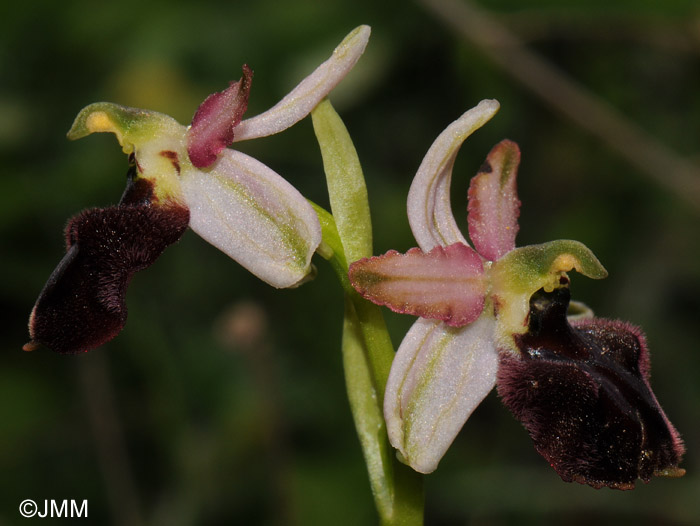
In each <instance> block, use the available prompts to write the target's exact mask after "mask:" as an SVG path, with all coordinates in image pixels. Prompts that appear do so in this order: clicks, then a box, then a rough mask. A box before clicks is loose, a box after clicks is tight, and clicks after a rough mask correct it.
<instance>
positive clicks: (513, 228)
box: [349, 100, 683, 489]
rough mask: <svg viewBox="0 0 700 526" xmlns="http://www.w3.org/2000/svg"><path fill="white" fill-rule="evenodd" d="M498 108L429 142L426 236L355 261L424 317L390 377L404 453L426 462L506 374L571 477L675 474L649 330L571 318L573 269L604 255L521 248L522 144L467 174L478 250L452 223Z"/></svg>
mask: <svg viewBox="0 0 700 526" xmlns="http://www.w3.org/2000/svg"><path fill="white" fill-rule="evenodd" d="M498 107H499V106H498V103H497V102H496V101H493V100H486V101H482V102H481V103H480V104H479V105H478V106H476V107H475V108H473V109H471V110H469V111H467V112H466V113H465V114H464V115H462V117H460V118H459V119H458V120H457V121H455V122H454V123H452V124H451V125H450V126H448V128H447V129H446V130H445V131H444V132H443V133H441V134H440V136H438V138H437V139H436V140H435V142H434V143H433V145H432V146H431V148H430V149H429V150H428V153H427V154H426V156H425V158H424V160H423V162H422V164H421V166H420V168H419V169H418V172H417V174H416V177H415V178H414V180H413V183H412V185H411V189H410V192H409V196H408V218H409V223H410V225H411V229H412V231H413V234H414V236H415V238H416V241H417V242H418V245H419V248H413V249H411V250H409V251H408V252H407V253H406V254H400V253H398V252H396V251H390V252H388V253H387V254H385V255H383V256H377V257H373V258H367V259H363V260H359V261H356V262H354V263H353V264H352V265H351V266H350V270H349V277H350V281H351V283H352V285H353V286H354V287H355V289H356V290H357V291H358V292H359V293H360V294H362V295H363V296H364V297H365V298H367V299H369V300H370V301H373V302H375V303H377V304H380V305H386V306H387V307H389V308H390V309H392V310H394V311H396V312H402V313H407V314H413V315H417V316H420V319H419V320H417V321H416V322H415V324H414V325H413V327H411V329H410V330H409V331H408V333H407V334H406V337H405V338H404V340H403V342H402V343H401V345H400V346H399V349H398V350H397V352H396V357H395V359H394V362H393V364H392V368H391V372H390V375H389V380H388V382H387V387H386V392H385V399H384V416H385V419H386V423H387V432H388V434H389V439H390V441H391V443H392V445H393V446H394V447H395V448H396V449H397V450H398V451H399V453H400V455H401V457H402V458H403V460H404V461H405V462H406V463H407V464H409V465H410V466H411V467H413V468H414V469H415V470H416V471H419V472H422V473H430V472H431V471H433V470H435V469H436V468H437V465H438V463H439V461H440V459H441V458H442V456H443V455H444V454H445V452H446V450H447V449H448V447H449V446H450V444H451V443H452V441H453V440H454V438H455V437H456V435H457V433H458V432H459V430H460V429H461V428H462V426H463V425H464V423H465V422H466V420H467V419H468V417H469V415H470V414H471V413H472V412H473V410H474V409H475V408H476V407H477V406H478V405H479V404H480V403H481V401H482V400H483V399H484V397H485V396H486V395H487V394H488V393H489V392H490V391H491V390H492V389H493V387H494V385H496V383H498V391H499V394H500V395H501V398H502V399H503V402H504V404H505V405H506V406H507V407H508V408H509V409H510V410H511V412H512V413H513V414H514V415H515V416H516V418H518V419H519V420H520V421H521V422H522V423H523V425H524V426H525V428H526V429H527V430H528V432H529V433H530V436H531V437H532V439H533V441H534V443H535V447H536V449H537V451H538V452H540V454H542V456H544V457H545V458H546V459H547V460H548V461H549V462H550V463H551V465H552V466H553V467H554V469H555V470H556V471H557V472H558V473H559V475H560V476H561V477H562V478H563V479H564V480H566V481H577V482H582V483H586V484H590V485H592V486H594V487H602V486H610V487H614V488H620V489H629V488H631V487H633V486H634V482H635V481H636V479H637V478H641V479H642V480H644V481H645V482H646V481H648V480H649V478H650V477H651V476H652V475H667V476H680V475H682V474H683V470H682V469H680V468H678V464H679V463H680V460H681V457H682V454H683V444H682V442H681V440H680V437H679V435H678V433H677V432H676V430H675V429H674V428H673V426H672V425H671V423H670V422H669V420H668V418H666V416H665V414H664V413H663V411H662V409H661V407H660V406H659V404H658V402H657V401H656V398H655V396H654V394H653V393H652V391H651V387H650V385H649V359H648V351H647V348H646V343H645V342H644V338H643V336H642V335H641V332H640V331H639V330H638V329H635V328H633V327H631V326H630V325H628V324H624V323H621V322H611V321H608V320H600V319H594V318H591V319H584V320H582V321H576V322H570V320H569V319H568V318H567V309H568V308H569V304H570V302H569V278H568V275H567V272H569V271H571V270H574V269H575V270H576V271H578V272H580V273H582V274H584V275H585V276H588V277H590V278H594V279H600V278H604V277H606V276H607V272H606V271H605V269H604V268H603V266H602V265H601V264H600V262H599V261H598V260H597V259H596V257H595V256H594V255H593V253H592V252H591V251H590V250H589V249H588V248H586V247H585V246H584V245H582V244H581V243H579V242H577V241H571V240H559V241H552V242H549V243H544V244H541V245H531V246H526V247H520V248H516V247H515V237H516V234H517V232H518V215H519V210H520V201H519V200H518V196H517V191H516V176H517V169H518V164H519V161H520V151H519V149H518V147H517V145H516V144H515V143H513V142H511V141H508V140H504V141H502V142H501V143H499V144H498V145H496V146H495V147H494V148H493V149H492V150H491V152H490V153H489V154H488V156H487V159H486V162H485V163H484V164H483V165H482V167H481V168H480V169H479V172H478V174H477V175H476V176H475V177H474V178H473V179H472V181H471V184H470V187H469V204H468V226H469V235H470V238H471V241H472V243H473V245H474V248H471V247H470V246H469V244H468V243H467V241H466V239H465V238H464V236H463V235H462V233H461V232H460V231H459V229H458V227H457V224H456V221H455V219H454V216H453V214H452V209H451V205H450V182H451V176H452V168H453V166H454V161H455V157H456V155H457V152H458V151H459V148H460V146H461V145H462V143H463V142H464V140H465V139H466V138H467V137H468V136H469V135H470V134H471V133H473V132H474V131H475V130H476V129H478V128H479V127H481V126H482V125H483V124H484V123H486V122H487V121H488V120H489V119H490V118H491V117H492V116H493V115H494V114H495V113H496V112H497V111H498ZM572 323H573V324H572Z"/></svg>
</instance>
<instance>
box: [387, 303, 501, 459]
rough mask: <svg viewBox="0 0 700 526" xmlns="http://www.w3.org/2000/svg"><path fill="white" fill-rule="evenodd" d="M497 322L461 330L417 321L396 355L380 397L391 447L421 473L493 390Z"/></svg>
mask: <svg viewBox="0 0 700 526" xmlns="http://www.w3.org/2000/svg"><path fill="white" fill-rule="evenodd" d="M494 325H495V320H494V319H493V317H491V316H486V315H484V316H481V317H480V318H479V319H477V320H476V321H475V322H474V323H471V324H469V325H467V326H465V327H460V328H455V327H448V326H447V325H445V324H444V323H442V322H438V321H434V320H425V319H419V320H417V321H416V323H414V324H413V326H412V327H411V329H410V330H409V331H408V333H407V334H406V336H405V338H404V339H403V342H402V343H401V346H400V347H399V349H398V351H397V352H396V358H394V363H393V365H392V367H391V373H390V374H389V380H388V382H387V386H386V394H385V396H384V418H385V420H386V425H387V433H388V435H389V440H390V441H391V444H392V445H393V446H394V447H395V448H396V449H398V450H399V451H400V452H401V455H402V456H403V458H404V461H405V462H406V463H407V464H408V465H410V466H411V467H412V468H413V469H415V470H416V471H418V472H420V473H430V472H432V471H434V470H435V469H436V468H437V465H438V463H439V462H440V459H441V458H442V456H443V455H444V454H445V452H446V451H447V449H448V448H449V446H450V444H452V441H453V440H454V439H455V437H456V436H457V433H459V430H460V429H461V428H462V426H463V425H464V423H465V422H466V421H467V419H468V418H469V415H471V413H472V412H473V411H474V409H476V407H477V406H478V405H479V404H480V403H481V401H482V400H483V399H484V398H485V397H486V395H487V394H488V393H489V392H490V391H491V389H493V386H494V385H495V382H496V371H497V369H498V352H497V351H496V348H495V346H494Z"/></svg>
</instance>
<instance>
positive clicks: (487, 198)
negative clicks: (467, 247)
mask: <svg viewBox="0 0 700 526" xmlns="http://www.w3.org/2000/svg"><path fill="white" fill-rule="evenodd" d="M519 163H520V149H519V148H518V145H517V144H515V143H514V142H512V141H509V140H504V141H501V142H500V143H498V144H497V145H496V146H494V147H493V149H492V150H491V151H490V152H489V154H488V156H487V157H486V162H484V164H483V165H482V166H481V168H480V169H479V173H478V174H477V175H476V176H475V177H474V178H473V179H472V182H471V184H470V185H469V237H470V238H471V240H472V243H474V248H476V250H477V252H479V254H481V255H482V256H484V257H485V258H486V259H488V260H490V261H496V260H497V259H499V258H500V257H501V256H503V255H504V254H506V253H507V252H510V251H511V250H513V249H514V248H515V236H516V235H517V233H518V216H519V215H520V201H519V200H518V192H517V189H516V184H515V179H516V177H517V175H518V164H519Z"/></svg>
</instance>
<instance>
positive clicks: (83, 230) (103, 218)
mask: <svg viewBox="0 0 700 526" xmlns="http://www.w3.org/2000/svg"><path fill="white" fill-rule="evenodd" d="M148 185H149V183H147V182H144V181H143V180H137V181H136V182H130V183H129V186H128V187H127V191H126V192H125V194H124V197H123V198H122V202H121V203H120V204H119V205H117V206H113V207H109V208H100V209H92V210H86V211H84V212H82V213H81V214H79V215H77V216H75V217H74V218H72V219H71V220H70V221H69V223H68V226H67V227H66V244H67V247H66V250H67V253H66V255H65V256H64V257H63V259H62V260H61V262H60V263H59V264H58V266H57V267H56V269H55V270H54V271H53V273H52V274H51V276H50V277H49V280H48V281H47V283H46V285H45V286H44V290H43V291H42V292H41V294H40V295H39V299H38V300H37V302H36V305H35V306H34V309H33V310H32V314H31V317H30V320H29V334H30V336H31V339H32V341H31V342H30V343H28V344H27V345H25V349H26V350H31V349H33V348H36V347H37V346H38V345H39V344H43V345H46V346H47V347H49V348H50V349H52V350H54V351H56V352H59V353H78V352H83V351H88V350H90V349H94V348H96V347H99V346H100V345H102V344H104V343H105V342H107V341H109V340H111V339H112V338H114V337H115V336H116V335H117V334H118V333H119V331H121V329H122V328H123V327H124V324H125V323H126V317H127V309H126V304H125V301H124V297H125V294H126V288H127V285H128V283H129V280H130V279H131V276H132V275H133V274H134V272H136V271H138V270H141V269H144V268H146V267H148V266H149V265H151V264H152V263H153V262H154V261H155V260H156V258H157V257H158V256H159V255H160V254H161V253H162V252H163V250H165V248H166V247H167V246H168V245H171V244H172V243H174V242H176V241H177V240H178V239H179V238H180V237H181V236H182V234H183V233H184V231H185V229H186V228H187V225H188V222H189V211H188V210H187V208H185V207H183V206H180V205H175V204H171V203H168V204H151V202H150V200H149V196H150V195H151V193H150V191H149V188H148ZM132 203H133V204H132Z"/></svg>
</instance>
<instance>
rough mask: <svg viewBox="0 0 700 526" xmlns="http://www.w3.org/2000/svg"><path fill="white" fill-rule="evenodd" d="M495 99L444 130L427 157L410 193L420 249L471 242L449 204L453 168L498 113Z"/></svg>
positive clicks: (410, 219)
mask: <svg viewBox="0 0 700 526" xmlns="http://www.w3.org/2000/svg"><path fill="white" fill-rule="evenodd" d="M498 108H499V104H498V102H497V101H495V100H482V101H481V102H480V103H479V104H478V105H477V106H476V107H474V108H472V109H471V110H469V111H467V112H466V113H464V114H463V115H462V116H461V117H460V118H459V119H457V120H456V121H455V122H453V123H452V124H450V125H449V126H448V127H447V128H446V129H445V131H443V132H442V133H441V134H440V135H439V136H438V138H437V139H435V142H433V144H432V146H431V147H430V149H429V150H428V153H426V154H425V157H424V158H423V162H422V163H421V165H420V167H419V168H418V172H417V173H416V176H415V177H414V179H413V183H412V184H411V189H410V191H409V193H408V222H409V223H410V225H411V230H412V231H413V235H414V236H415V238H416V241H417V242H418V246H419V247H420V248H422V249H423V250H424V251H426V252H428V251H430V250H431V249H432V248H433V247H435V246H437V245H442V246H447V245H451V244H453V243H464V244H465V245H468V244H469V243H468V242H467V241H466V239H464V236H463V235H462V233H461V232H460V231H459V228H457V223H456V222H455V219H454V215H453V214H452V206H451V205H450V182H451V180H452V167H453V166H454V162H455V157H456V156H457V152H458V151H459V148H460V146H462V143H463V142H464V141H465V139H466V138H467V137H469V135H471V134H472V133H473V132H474V131H476V130H478V129H479V128H481V126H483V125H484V124H485V123H486V122H488V121H489V119H491V117H493V116H494V115H495V114H496V112H497V111H498Z"/></svg>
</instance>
